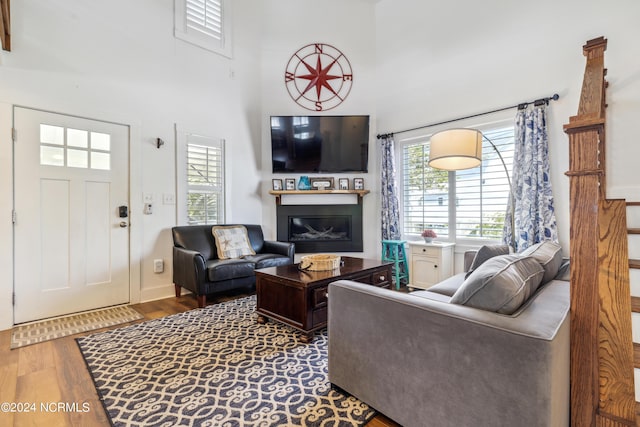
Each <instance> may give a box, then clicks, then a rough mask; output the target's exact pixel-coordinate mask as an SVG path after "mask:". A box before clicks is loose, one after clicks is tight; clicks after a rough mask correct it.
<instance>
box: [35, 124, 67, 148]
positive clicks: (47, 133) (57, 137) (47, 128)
mask: <svg viewBox="0 0 640 427" xmlns="http://www.w3.org/2000/svg"><path fill="white" fill-rule="evenodd" d="M40 142H41V143H43V144H55V145H64V128H63V127H60V126H51V125H44V124H41V125H40Z"/></svg>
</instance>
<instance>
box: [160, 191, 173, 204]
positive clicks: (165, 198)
mask: <svg viewBox="0 0 640 427" xmlns="http://www.w3.org/2000/svg"><path fill="white" fill-rule="evenodd" d="M162 203H164V204H165V205H175V204H176V196H175V195H174V194H173V193H164V194H163V195H162Z"/></svg>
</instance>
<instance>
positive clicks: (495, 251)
mask: <svg viewBox="0 0 640 427" xmlns="http://www.w3.org/2000/svg"><path fill="white" fill-rule="evenodd" d="M508 254H509V246H508V245H484V246H481V247H480V249H478V252H476V256H475V258H473V262H472V263H471V267H469V271H467V275H466V276H465V277H469V275H470V274H471V273H472V272H473V270H475V269H476V268H478V267H480V266H481V265H482V264H483V263H484V262H485V261H487V260H488V259H491V258H493V257H495V256H498V255H508Z"/></svg>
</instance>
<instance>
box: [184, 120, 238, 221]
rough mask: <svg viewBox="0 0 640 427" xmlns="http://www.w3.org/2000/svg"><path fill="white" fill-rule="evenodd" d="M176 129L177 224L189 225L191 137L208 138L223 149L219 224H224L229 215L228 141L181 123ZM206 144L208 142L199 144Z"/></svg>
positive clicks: (212, 143)
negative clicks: (188, 155)
mask: <svg viewBox="0 0 640 427" xmlns="http://www.w3.org/2000/svg"><path fill="white" fill-rule="evenodd" d="M175 130H176V156H175V158H176V224H177V225H189V214H188V206H187V203H188V192H189V186H188V183H187V179H188V178H187V147H188V144H189V143H193V142H191V141H190V138H191V137H197V138H199V139H206V140H209V141H210V145H212V146H214V145H219V146H220V148H221V150H222V190H221V191H222V208H221V215H220V217H219V222H218V224H224V223H225V221H226V217H227V176H226V173H227V165H226V141H225V140H224V139H223V138H220V137H212V136H207V135H206V133H203V132H196V131H192V130H190V129H187V128H185V127H183V126H181V125H178V124H176V125H175ZM199 145H206V144H199Z"/></svg>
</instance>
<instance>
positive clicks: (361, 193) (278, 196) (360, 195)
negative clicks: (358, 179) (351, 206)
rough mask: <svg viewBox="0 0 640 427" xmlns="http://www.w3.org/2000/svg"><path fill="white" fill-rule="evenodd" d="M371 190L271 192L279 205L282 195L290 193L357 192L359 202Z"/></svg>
mask: <svg viewBox="0 0 640 427" xmlns="http://www.w3.org/2000/svg"><path fill="white" fill-rule="evenodd" d="M369 193H370V191H369V190H270V191H269V194H271V195H274V196H276V204H277V205H279V204H280V202H281V197H282V196H283V195H288V194H304V195H312V196H313V195H320V194H357V195H358V203H361V202H362V198H363V197H364V196H366V195H367V194H369Z"/></svg>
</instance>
